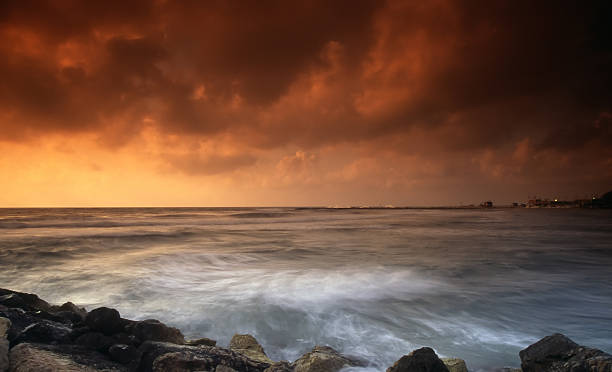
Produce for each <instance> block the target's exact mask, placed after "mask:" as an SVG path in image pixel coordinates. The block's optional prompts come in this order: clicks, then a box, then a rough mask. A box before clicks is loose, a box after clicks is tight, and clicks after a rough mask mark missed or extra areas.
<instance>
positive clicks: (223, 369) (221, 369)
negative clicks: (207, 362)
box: [215, 364, 267, 372]
mask: <svg viewBox="0 0 612 372" xmlns="http://www.w3.org/2000/svg"><path fill="white" fill-rule="evenodd" d="M266 371H267V370H266ZM215 372H237V371H236V370H235V369H233V368H230V367H228V366H224V365H223V364H219V365H218V366H217V368H215Z"/></svg>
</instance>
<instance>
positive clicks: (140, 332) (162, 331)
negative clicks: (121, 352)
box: [128, 319, 185, 344]
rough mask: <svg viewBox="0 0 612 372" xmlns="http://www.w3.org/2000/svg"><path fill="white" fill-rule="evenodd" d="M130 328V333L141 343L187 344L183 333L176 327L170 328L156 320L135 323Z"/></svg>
mask: <svg viewBox="0 0 612 372" xmlns="http://www.w3.org/2000/svg"><path fill="white" fill-rule="evenodd" d="M128 328H129V331H131V333H132V334H133V335H134V336H136V338H138V339H139V340H140V341H141V342H144V341H160V342H171V343H174V344H184V343H185V337H183V334H182V333H181V331H179V330H178V329H176V328H174V327H168V326H167V325H165V324H164V323H162V322H160V321H159V320H156V319H147V320H143V321H141V322H135V323H133V324H130V325H129V326H128Z"/></svg>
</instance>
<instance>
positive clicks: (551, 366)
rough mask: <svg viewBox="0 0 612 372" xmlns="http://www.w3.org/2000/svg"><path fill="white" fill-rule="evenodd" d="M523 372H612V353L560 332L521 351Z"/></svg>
mask: <svg viewBox="0 0 612 372" xmlns="http://www.w3.org/2000/svg"><path fill="white" fill-rule="evenodd" d="M519 356H520V357H521V368H522V370H523V372H549V371H550V372H553V371H555V372H556V371H576V372H577V371H589V372H610V371H612V356H611V355H609V354H607V353H604V352H603V351H601V350H597V349H592V348H588V347H584V346H580V345H578V344H576V343H575V342H574V341H572V340H570V339H569V338H567V337H565V336H564V335H562V334H560V333H555V334H553V335H550V336H546V337H544V338H543V339H541V340H540V341H538V342H536V343H535V344H533V345H530V346H529V347H527V348H526V349H524V350H521V351H520V353H519Z"/></svg>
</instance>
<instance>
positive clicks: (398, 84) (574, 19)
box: [0, 0, 612, 207]
mask: <svg viewBox="0 0 612 372" xmlns="http://www.w3.org/2000/svg"><path fill="white" fill-rule="evenodd" d="M465 4H466V3H464V2H459V1H444V0H441V1H432V2H424V3H422V2H402V1H393V0H390V1H380V2H377V1H364V2H355V1H351V2H341V1H339V2H327V1H321V2H316V1H315V2H305V3H296V2H277V3H275V2H264V3H262V2H240V3H233V4H231V5H230V3H228V2H202V3H200V2H182V1H181V2H171V1H161V0H160V1H142V2H138V1H132V2H129V4H126V3H125V2H88V1H82V2H78V1H52V2H35V3H33V4H31V3H30V2H29V1H6V2H3V3H2V5H0V53H1V55H2V58H1V59H0V180H1V181H2V182H1V183H0V207H13V206H15V207H19V206H23V207H27V206H234V205H241V206H260V205H323V206H331V205H340V206H347V205H457V204H461V203H464V204H469V203H479V202H480V201H482V200H485V199H495V200H496V202H511V201H515V200H519V199H520V200H523V199H526V198H527V196H528V195H533V194H539V195H544V194H545V195H549V196H551V197H552V196H558V197H559V199H561V200H563V199H564V198H565V199H571V198H583V197H584V195H592V194H597V193H602V192H605V191H608V190H609V189H610V186H611V185H612V146H610V143H612V104H611V103H612V93H611V92H612V90H611V89H610V87H611V86H612V81H611V76H612V74H610V61H611V59H610V58H611V57H612V54H611V52H610V50H611V48H610V40H611V38H608V37H605V36H606V35H607V36H610V35H609V24H607V23H606V22H608V19H607V18H606V14H609V11H608V9H607V8H609V6H607V5H605V6H604V5H602V6H601V7H599V6H598V5H597V4H598V3H597V2H590V3H588V4H582V5H578V4H575V5H563V4H558V3H554V4H552V5H551V4H546V3H545V2H524V3H522V4H515V3H510V2H508V3H506V2H495V3H494V4H490V5H491V6H489V7H488V8H487V10H486V12H485V11H484V9H481V8H480V7H478V6H473V5H465ZM510 4H512V6H510ZM602 4H604V3H603V2H602ZM573 7H575V9H573ZM606 7H607V8H606ZM604 8H605V9H604ZM544 14H545V15H546V16H544V17H543V16H542V15H544Z"/></svg>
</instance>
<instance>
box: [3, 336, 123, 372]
mask: <svg viewBox="0 0 612 372" xmlns="http://www.w3.org/2000/svg"><path fill="white" fill-rule="evenodd" d="M9 371H10V372H31V371H44V372H127V368H126V367H124V366H122V365H120V364H117V363H114V362H111V361H109V360H107V359H106V358H105V357H104V356H103V355H102V354H100V353H97V352H95V351H91V350H86V349H82V348H79V347H77V346H74V345H55V346H53V345H42V344H28V343H23V344H19V345H17V346H15V347H13V348H12V349H11V353H10V367H9Z"/></svg>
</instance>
